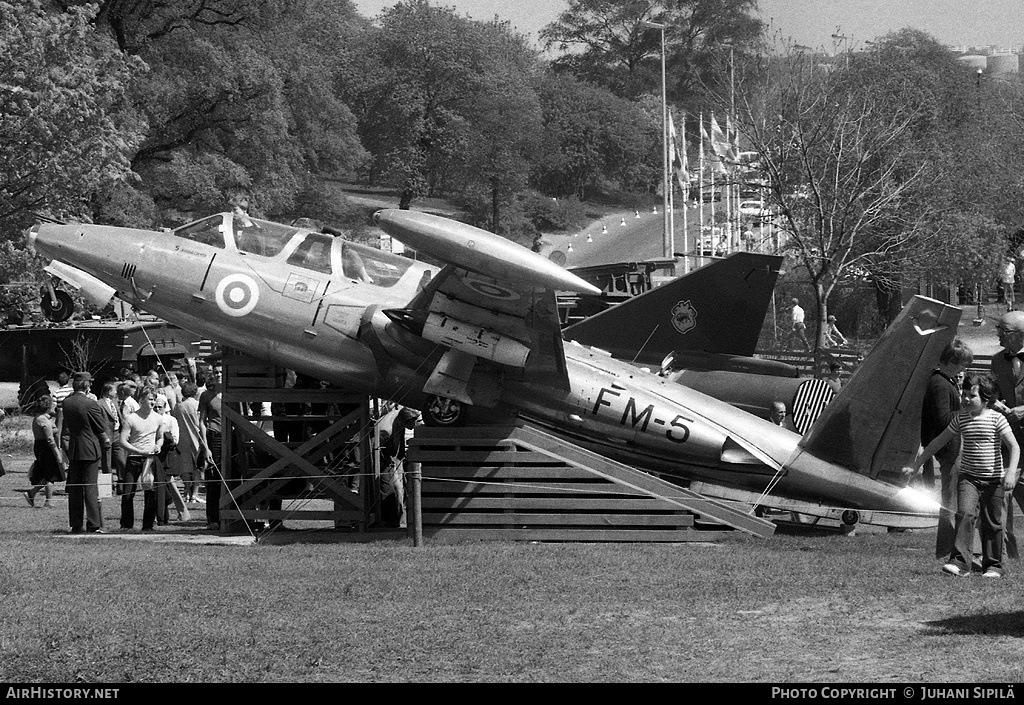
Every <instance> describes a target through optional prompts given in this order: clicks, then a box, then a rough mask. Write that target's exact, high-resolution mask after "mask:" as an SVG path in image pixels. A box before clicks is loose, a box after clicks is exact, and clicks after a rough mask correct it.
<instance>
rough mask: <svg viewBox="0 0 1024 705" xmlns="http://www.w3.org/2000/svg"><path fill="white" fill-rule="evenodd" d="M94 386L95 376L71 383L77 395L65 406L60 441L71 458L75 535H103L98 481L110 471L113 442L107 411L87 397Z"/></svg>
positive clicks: (70, 514) (85, 375) (70, 501)
mask: <svg viewBox="0 0 1024 705" xmlns="http://www.w3.org/2000/svg"><path fill="white" fill-rule="evenodd" d="M91 384H92V375H91V374H89V373H88V372H76V373H75V374H74V376H73V378H72V383H71V385H72V387H73V388H74V392H73V393H72V394H71V396H69V397H68V398H66V399H65V400H64V404H63V406H64V427H63V429H61V436H60V441H61V447H62V448H63V449H64V452H65V453H66V454H67V456H68V480H67V492H68V519H69V521H70V523H71V533H72V534H81V533H85V532H88V533H93V534H101V533H103V514H102V512H101V509H100V493H99V487H97V485H96V482H97V480H98V479H99V473H100V469H101V468H102V470H103V472H105V473H107V472H110V464H109V461H108V458H109V450H110V446H111V441H110V437H109V436H108V435H107V432H106V427H107V424H106V420H105V419H104V418H103V409H101V408H100V405H99V402H97V401H96V400H95V399H91V398H89V397H88V396H86V392H88V391H89V386H90V385H91ZM83 514H84V515H85V516H84V518H85V524H86V525H85V529H84V530H83V528H82V519H83Z"/></svg>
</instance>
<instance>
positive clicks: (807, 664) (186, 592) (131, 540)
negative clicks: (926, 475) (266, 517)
mask: <svg viewBox="0 0 1024 705" xmlns="http://www.w3.org/2000/svg"><path fill="white" fill-rule="evenodd" d="M6 423H9V422H6ZM3 457H4V462H5V465H6V466H7V470H8V475H7V476H6V477H3V478H0V535H2V536H3V540H2V544H0V681H8V682H25V681H42V682H58V683H72V682H101V683H122V682H186V681H188V682H318V681H324V682H329V681H366V682H390V681H430V682H464V681H491V682H516V681H547V682H553V681H579V682H584V681H600V682H610V681H632V682H646V681H690V682H693V681H712V682H734V681H742V682H844V681H854V682H885V681H901V682H902V681H910V682H964V681H970V682H974V681H992V682H1015V681H1019V680H1021V679H1022V675H1024V668H1022V666H1021V665H1020V664H1019V659H1017V658H1016V657H1014V656H1012V654H1014V653H1016V648H1017V644H1018V642H1017V639H1018V638H1020V637H1021V636H1024V616H1022V612H1021V609H1020V607H1019V604H1020V598H1019V596H1018V593H1019V591H1020V585H1021V580H1022V578H1021V575H1024V573H1022V571H1024V568H1022V567H1021V566H1020V565H1019V564H1018V563H1017V562H1012V563H1011V564H1010V566H1009V568H1010V573H1011V574H1010V576H1009V577H1008V578H1006V579H1005V580H1002V581H990V580H984V579H982V578H980V577H971V578H952V577H948V576H945V575H942V574H940V573H939V570H938V568H939V564H938V562H937V561H935V560H934V559H933V558H932V557H931V556H932V543H933V540H934V537H933V534H932V533H931V532H918V533H904V534H891V535H890V534H885V533H879V532H871V531H866V530H863V529H862V530H861V531H859V532H858V533H857V535H855V536H852V537H845V536H840V535H817V536H813V535H807V534H804V535H799V536H797V535H778V536H776V537H774V538H772V539H770V540H767V541H764V540H758V539H752V538H745V537H742V536H737V537H736V538H734V539H729V540H726V541H722V542H720V543H717V544H711V545H709V544H701V545H695V544H693V545H691V544H677V545H640V544H633V545H628V544H627V545H616V544H507V543H464V544H453V543H441V542H430V543H428V545H426V546H425V547H423V548H419V549H416V548H413V547H412V546H411V543H409V542H406V541H397V540H384V541H378V542H374V543H341V542H337V543H335V542H324V541H322V540H317V536H315V535H314V534H311V533H309V532H304V531H289V532H282V533H277V534H274V535H273V536H272V537H271V538H270V539H269V541H268V542H265V543H262V542H261V543H258V544H255V545H234V546H232V545H206V544H203V543H198V542H196V543H167V542H160V541H158V540H156V539H155V538H154V539H152V540H150V539H149V537H146V538H145V539H144V538H143V537H141V536H140V535H138V534H132V535H129V536H121V535H116V534H115V535H107V536H102V537H100V536H94V537H69V536H66V535H65V534H64V533H63V532H64V531H65V530H66V529H67V503H66V501H65V500H64V499H63V498H59V499H58V500H57V501H56V507H55V508H54V509H51V510H42V509H31V508H29V507H28V505H27V504H26V503H25V502H24V500H23V499H22V498H21V496H20V495H19V494H17V493H16V492H14V490H15V489H16V488H19V487H23V486H25V485H26V484H27V483H26V481H25V476H24V474H23V473H24V471H25V469H26V468H27V456H26V455H25V454H24V452H23V450H19V448H18V447H17V446H14V447H12V446H10V445H9V446H8V449H7V450H6V451H4V456H3ZM194 513H195V514H197V517H196V519H194V520H193V522H192V523H191V524H190V525H188V526H173V527H169V528H166V529H164V530H162V531H160V532H157V533H158V534H160V535H163V536H164V538H166V535H168V534H172V535H176V536H178V537H179V538H180V537H185V536H189V535H191V536H194V537H196V538H199V537H202V536H204V535H208V534H207V532H204V531H202V530H201V529H200V528H199V527H200V525H201V522H202V517H201V515H202V511H199V512H194ZM104 516H105V520H106V521H107V524H108V526H116V524H117V516H118V508H117V503H116V502H115V501H111V500H107V501H106V502H104Z"/></svg>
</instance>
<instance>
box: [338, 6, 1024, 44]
mask: <svg viewBox="0 0 1024 705" xmlns="http://www.w3.org/2000/svg"><path fill="white" fill-rule="evenodd" d="M353 1H354V3H355V5H356V8H357V9H358V10H359V12H360V13H361V14H362V15H363V16H365V17H370V18H372V17H375V16H376V15H377V14H378V13H379V12H380V11H381V10H382V9H383V8H386V7H391V6H392V5H394V4H395V0H353ZM434 4H436V5H440V6H443V7H454V8H455V10H456V12H458V13H459V14H461V15H469V16H470V17H472V18H473V19H475V20H483V21H486V20H491V19H493V18H494V17H495V15H497V16H498V17H500V18H501V19H503V20H508V21H510V22H511V23H512V25H513V26H514V27H515V28H516V29H518V30H519V31H520V32H522V33H524V34H527V35H529V36H531V37H532V38H533V39H534V41H536V40H537V35H538V33H539V32H540V29H541V28H542V27H543V26H544V25H546V24H548V23H550V22H553V21H554V20H555V19H556V18H557V17H558V15H559V13H561V12H562V11H563V10H565V9H566V8H567V7H568V6H569V3H568V2H567V0H511V1H510V0H439V1H438V2H434ZM758 7H759V9H760V14H761V19H763V20H764V21H765V22H769V23H770V28H769V32H770V33H772V34H776V33H777V34H778V36H779V37H780V38H781V39H783V40H787V41H789V40H791V41H792V42H793V43H796V44H804V45H806V46H809V47H812V48H815V49H817V48H823V49H825V50H826V51H832V50H833V49H835V48H836V47H835V44H836V43H837V42H836V40H833V39H832V35H833V34H839V35H843V36H845V37H846V40H845V41H846V42H848V43H849V45H850V47H851V48H853V49H857V48H863V46H864V41H865V40H871V39H875V38H876V37H880V36H882V35H884V34H887V33H888V32H891V31H894V30H897V29H901V28H903V27H914V28H917V29H921V30H923V31H925V32H927V33H928V34H930V35H932V36H933V37H935V38H936V39H938V40H939V41H940V42H942V43H944V44H954V45H960V44H966V45H988V44H995V45H1001V46H1015V47H1019V46H1021V45H1024V0H758ZM839 41H840V42H842V41H843V40H839ZM838 48H839V49H840V50H842V49H843V48H845V47H844V46H842V45H840V46H839V47H838Z"/></svg>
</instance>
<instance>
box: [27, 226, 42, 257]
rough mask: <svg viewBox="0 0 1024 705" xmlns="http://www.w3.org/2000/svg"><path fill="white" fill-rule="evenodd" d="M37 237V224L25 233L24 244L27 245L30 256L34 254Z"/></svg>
mask: <svg viewBox="0 0 1024 705" xmlns="http://www.w3.org/2000/svg"><path fill="white" fill-rule="evenodd" d="M37 237H39V223H36V224H35V225H33V226H32V227H31V228H29V229H28V230H27V231H26V232H25V244H26V245H28V251H29V252H31V253H32V254H35V253H36V238H37Z"/></svg>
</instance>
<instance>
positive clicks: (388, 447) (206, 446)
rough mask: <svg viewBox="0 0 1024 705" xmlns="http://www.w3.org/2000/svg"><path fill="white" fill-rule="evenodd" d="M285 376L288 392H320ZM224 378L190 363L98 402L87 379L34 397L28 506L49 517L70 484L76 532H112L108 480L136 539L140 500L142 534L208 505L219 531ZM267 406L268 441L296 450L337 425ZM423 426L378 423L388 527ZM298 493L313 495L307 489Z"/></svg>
mask: <svg viewBox="0 0 1024 705" xmlns="http://www.w3.org/2000/svg"><path fill="white" fill-rule="evenodd" d="M286 372H287V374H286V378H285V386H286V387H288V388H290V387H300V388H301V387H309V388H315V387H321V386H323V385H322V383H319V382H318V381H317V380H312V379H309V378H305V377H303V376H301V375H300V376H297V375H296V374H295V373H294V372H293V371H290V370H289V371H286ZM222 376H223V370H222V367H221V365H220V363H219V362H214V363H213V364H211V365H206V366H203V365H199V366H196V365H195V364H194V363H193V364H191V365H185V366H183V368H182V369H179V370H164V369H162V368H160V369H154V370H150V371H149V372H148V373H146V374H145V375H140V374H139V373H136V372H134V371H132V370H130V369H123V370H121V372H120V373H119V374H118V376H117V377H116V378H115V379H112V380H109V381H106V382H104V383H103V384H102V385H99V386H98V388H97V389H96V390H95V393H94V389H93V385H94V380H93V378H92V375H91V374H90V373H88V372H78V373H75V374H73V375H68V374H61V375H60V376H59V377H58V380H57V383H58V387H57V389H55V390H53V391H51V393H49V394H45V395H43V396H40V397H39V398H37V399H36V400H35V401H34V402H33V403H32V405H31V406H30V408H29V413H30V414H31V415H32V435H33V439H34V444H33V456H34V460H33V463H32V466H31V468H30V471H29V480H30V482H31V488H30V489H29V490H28V491H27V492H26V499H27V501H28V504H29V505H30V506H33V507H40V508H50V507H51V506H53V505H52V504H51V502H52V499H53V495H54V485H55V483H61V482H64V483H66V486H65V490H66V493H67V497H68V504H69V509H68V521H69V525H70V533H73V534H80V533H105V532H106V531H107V529H106V528H105V527H104V524H103V516H102V511H101V505H100V498H99V475H101V474H111V476H112V478H113V479H112V482H111V484H112V486H113V489H114V492H115V494H116V496H117V500H118V501H119V503H120V518H119V527H120V530H121V531H133V530H135V528H136V525H137V522H136V516H135V514H136V499H137V497H138V496H139V495H140V494H141V498H142V513H141V522H139V525H140V528H141V530H142V531H153V530H154V528H155V527H159V526H164V525H167V524H169V523H172V522H190V521H192V518H193V516H192V513H193V511H195V510H196V509H197V508H199V507H202V506H203V505H205V512H206V527H207V528H208V529H210V530H219V529H220V524H221V518H220V504H221V489H222V483H223V478H222V476H221V474H220V469H219V467H218V462H219V460H220V457H221V448H222V438H221V434H222V395H221V384H222ZM260 406H261V409H260V410H257V412H256V415H257V416H261V415H262V416H272V417H273V418H274V421H273V423H268V424H265V425H266V426H267V429H266V430H267V432H268V433H270V434H272V435H273V436H274V437H275V438H276V439H277V440H278V441H280V442H282V443H285V444H286V445H289V446H292V447H297V446H298V445H300V444H301V443H303V442H305V441H306V440H308V438H309V437H310V436H311V435H313V434H315V433H316V432H317V431H319V430H322V428H321V427H324V428H326V427H327V426H329V425H330V423H331V422H330V421H326V420H319V421H315V420H311V419H314V418H315V419H320V417H326V416H329V415H330V413H329V409H321V408H313V407H314V406H316V407H319V406H322V405H316V404H313V405H310V404H302V403H297V402H289V403H282V404H274V405H270V404H266V405H260ZM263 406H266V407H267V408H266V409H263V408H262V407H263ZM336 411H337V410H336ZM335 415H340V411H338V412H337V413H336V414H335ZM281 417H285V418H288V417H295V419H294V420H282V418H281ZM418 421H419V412H416V411H414V410H412V409H408V408H405V407H397V406H391V405H385V407H384V408H383V409H382V411H381V418H380V420H379V421H378V422H377V424H376V433H377V434H378V437H379V444H378V445H379V448H380V454H381V457H380V468H381V478H380V480H381V481H380V488H381V492H380V495H381V502H382V514H383V521H384V523H385V524H387V525H392V526H395V527H399V526H405V523H406V521H405V488H404V481H403V478H404V469H403V460H404V456H405V442H406V438H407V435H409V434H411V431H412V429H413V427H414V426H415V424H416V423H417V422H418ZM299 484H301V485H302V486H303V488H305V487H306V482H305V481H302V482H300V483H299ZM346 484H347V485H348V486H349V489H350V490H352V491H353V492H356V493H358V492H359V487H360V476H359V474H358V473H354V474H352V476H351V477H346ZM271 502H272V503H275V506H271V507H269V508H271V509H274V508H276V509H280V508H281V502H280V499H276V500H271ZM275 523H278V524H279V522H275Z"/></svg>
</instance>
